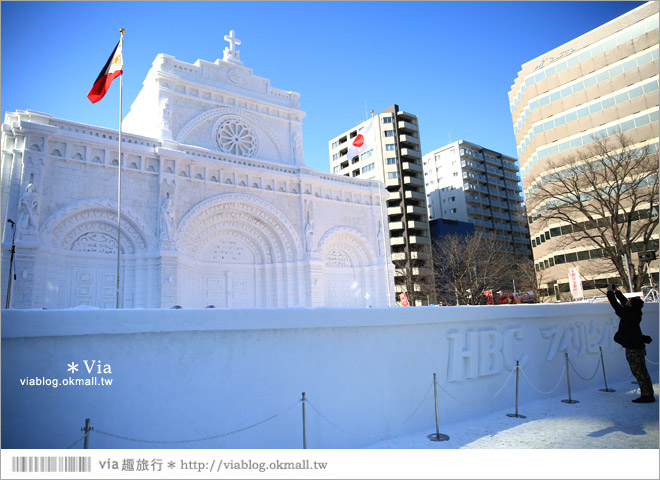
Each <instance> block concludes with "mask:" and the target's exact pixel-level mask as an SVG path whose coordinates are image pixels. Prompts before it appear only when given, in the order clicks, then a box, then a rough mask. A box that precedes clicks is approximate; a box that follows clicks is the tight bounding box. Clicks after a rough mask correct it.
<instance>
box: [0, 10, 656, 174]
mask: <svg viewBox="0 0 660 480" xmlns="http://www.w3.org/2000/svg"><path fill="white" fill-rule="evenodd" d="M642 3H643V2H610V1H606V2H600V1H588V2H5V1H3V2H2V17H1V19H2V25H1V41H2V44H1V45H2V57H1V68H2V70H1V72H2V76H1V79H0V80H1V82H2V83H1V85H2V93H1V105H2V119H3V120H4V116H5V112H6V111H15V110H26V109H31V110H37V111H40V112H44V113H49V114H52V115H54V116H56V117H59V118H64V119H67V120H73V121H77V122H82V123H88V124H92V125H97V126H104V127H109V128H115V129H116V128H117V126H118V106H117V105H118V97H119V82H118V81H115V82H114V83H113V85H112V87H111V90H110V92H109V93H108V95H106V97H105V98H104V99H103V100H102V101H101V102H99V103H97V104H95V105H93V104H92V103H90V102H89V100H88V99H87V98H86V95H87V92H88V91H89V89H90V88H91V86H92V84H93V82H94V80H95V79H96V76H97V75H98V73H99V71H100V69H101V68H102V67H103V65H104V63H105V61H106V60H107V58H108V56H109V55H110V52H111V51H112V49H113V48H114V46H115V44H116V42H117V41H118V39H119V28H122V27H123V28H125V29H126V34H125V37H124V102H123V103H124V115H126V114H127V113H128V111H129V108H130V105H131V103H132V102H133V100H134V99H135V97H136V96H137V94H138V92H139V90H140V88H141V86H142V81H143V80H144V78H145V76H146V74H147V71H148V70H149V68H150V67H151V64H152V62H153V60H154V58H155V57H156V55H157V54H159V53H166V54H169V55H172V56H174V57H176V58H177V59H179V60H183V61H186V62H190V63H194V62H195V61H196V60H197V59H200V58H201V59H204V60H208V61H215V59H217V58H221V57H222V50H223V49H224V47H225V46H226V45H227V43H226V42H225V41H224V35H225V34H227V33H228V32H229V30H232V29H233V30H235V31H236V35H237V37H238V38H239V39H240V40H241V41H242V45H240V46H239V47H238V48H239V50H240V52H241V60H242V61H243V64H244V66H246V67H249V68H251V69H253V72H254V74H255V75H257V76H260V77H264V78H268V79H270V81H271V85H272V86H273V87H276V88H280V89H283V90H292V91H295V92H298V93H300V102H301V108H302V110H303V111H305V112H306V114H307V115H306V117H305V118H304V119H303V142H304V155H305V158H306V162H307V165H308V166H310V167H312V168H315V169H317V170H321V171H324V172H328V171H329V170H330V168H329V161H328V140H329V139H331V138H332V137H334V136H336V135H338V134H339V133H341V132H343V131H344V130H347V129H349V128H350V127H352V126H353V125H355V124H357V123H359V122H361V121H363V120H364V119H365V116H366V112H367V111H370V110H372V109H373V110H375V111H376V112H377V113H378V112H380V111H382V110H383V109H385V108H387V107H389V106H390V105H392V104H394V103H396V104H398V105H399V107H400V108H401V109H402V110H405V111H409V112H411V113H414V114H416V115H418V117H419V121H420V134H421V142H422V151H423V153H427V152H429V151H431V150H433V149H435V148H438V147H441V146H443V145H445V144H447V143H449V139H450V138H451V140H452V141H456V140H459V139H465V140H469V141H472V142H476V143H479V144H481V145H483V146H485V147H487V148H490V149H493V150H496V151H499V152H501V153H504V154H507V155H510V156H514V157H516V145H515V138H514V134H513V129H512V125H511V123H512V120H511V113H510V110H509V101H508V92H509V90H510V88H511V85H512V84H513V82H514V80H515V78H516V76H517V74H518V71H519V70H520V67H521V65H522V64H523V63H526V62H528V61H530V60H532V59H533V58H535V57H537V56H539V55H542V54H543V53H545V52H547V51H549V50H551V49H553V48H555V47H558V46H560V45H562V44H563V43H565V42H567V41H569V40H571V39H573V38H575V37H578V36H580V35H582V34H584V33H586V32H588V31H589V30H592V29H593V28H596V27H598V26H599V25H601V24H603V23H606V22H608V21H609V20H612V19H614V18H616V17H618V16H619V15H621V14H623V13H625V12H627V11H629V10H632V9H634V8H635V7H637V6H639V5H641V4H642Z"/></svg>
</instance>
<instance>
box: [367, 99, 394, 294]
mask: <svg viewBox="0 0 660 480" xmlns="http://www.w3.org/2000/svg"><path fill="white" fill-rule="evenodd" d="M365 107H366V101H365ZM373 121H374V111H373V110H372V111H371V122H372V123H371V128H372V129H373V128H374V126H373ZM378 132H379V135H380V124H379V125H378ZM374 133H375V132H374ZM381 159H382V162H381V164H382V165H381V167H382V169H383V179H384V180H385V182H387V178H386V176H385V156H384V155H382V148H381ZM380 184H381V181H380V180H378V201H379V202H380V223H381V228H382V229H383V250H384V253H385V285H386V286H387V306H388V307H391V306H392V289H391V288H390V272H389V261H388V260H389V257H388V256H387V250H388V249H387V246H386V245H387V244H389V243H390V238H389V234H388V236H387V239H386V238H385V221H386V220H385V212H384V210H383V194H382V193H381V187H380ZM385 205H386V206H387V200H385ZM388 231H389V228H388ZM386 241H387V244H386V243H385V242H386Z"/></svg>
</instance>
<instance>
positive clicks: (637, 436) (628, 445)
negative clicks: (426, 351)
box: [369, 371, 660, 449]
mask: <svg viewBox="0 0 660 480" xmlns="http://www.w3.org/2000/svg"><path fill="white" fill-rule="evenodd" d="M651 378H652V379H653V381H654V387H653V388H654V391H655V394H656V395H655V396H656V402H655V403H650V404H636V403H632V402H631V400H632V399H634V398H637V397H638V396H639V389H638V388H637V385H636V384H632V383H631V381H633V380H634V378H633V377H632V376H631V377H630V378H629V379H626V380H623V381H618V382H614V383H609V384H608V386H609V388H610V389H614V390H616V392H601V391H599V390H598V388H594V389H591V390H590V389H586V390H580V391H578V392H573V395H571V397H572V398H573V399H574V400H578V402H579V403H573V404H568V403H563V402H562V401H561V400H563V399H566V398H567V395H566V393H565V392H564V393H563V394H561V393H558V394H556V395H553V396H552V397H548V398H547V399H541V400H537V401H534V402H530V403H527V404H521V405H519V406H518V414H519V415H525V416H526V417H527V418H515V417H508V416H507V414H508V413H514V410H515V408H514V406H513V405H512V407H511V408H510V409H508V410H502V411H500V412H495V413H492V414H489V415H487V416H484V417H479V418H474V419H470V420H465V421H460V422H456V423H451V424H444V425H440V428H439V430H440V433H444V434H446V435H448V436H449V440H448V441H443V442H433V441H430V440H429V439H428V438H427V435H428V434H432V433H435V430H434V428H429V429H428V430H426V431H424V432H419V433H417V434H413V435H407V436H402V437H398V438H393V439H389V440H384V441H381V442H378V443H376V444H374V445H372V446H370V447H369V448H375V449H388V448H396V449H422V448H424V449H458V448H461V449H462V448H473V449H504V448H524V449H578V448H579V449H585V448H592V449H632V448H635V449H658V448H660V445H659V441H658V411H659V408H658V407H659V405H660V403H658V401H657V400H658V393H659V389H658V372H657V371H656V372H652V373H651ZM433 427H434V426H433Z"/></svg>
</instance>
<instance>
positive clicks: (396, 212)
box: [387, 196, 403, 217]
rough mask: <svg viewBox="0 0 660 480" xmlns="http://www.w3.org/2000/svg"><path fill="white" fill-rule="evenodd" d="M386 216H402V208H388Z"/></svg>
mask: <svg viewBox="0 0 660 480" xmlns="http://www.w3.org/2000/svg"><path fill="white" fill-rule="evenodd" d="M390 200H392V197H391V196H390ZM387 215H389V216H390V217H392V216H396V215H403V207H401V206H396V207H388V208H387Z"/></svg>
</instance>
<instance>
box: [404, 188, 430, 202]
mask: <svg viewBox="0 0 660 480" xmlns="http://www.w3.org/2000/svg"><path fill="white" fill-rule="evenodd" d="M405 196H406V198H407V199H410V200H421V201H426V195H424V194H423V193H422V192H418V191H416V190H406V192H405Z"/></svg>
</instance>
